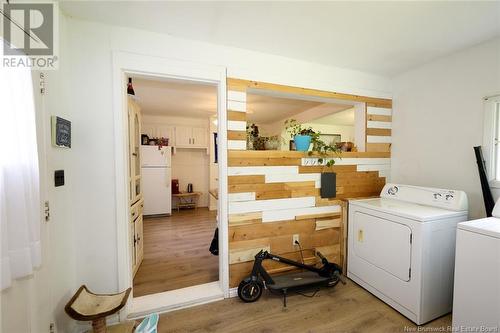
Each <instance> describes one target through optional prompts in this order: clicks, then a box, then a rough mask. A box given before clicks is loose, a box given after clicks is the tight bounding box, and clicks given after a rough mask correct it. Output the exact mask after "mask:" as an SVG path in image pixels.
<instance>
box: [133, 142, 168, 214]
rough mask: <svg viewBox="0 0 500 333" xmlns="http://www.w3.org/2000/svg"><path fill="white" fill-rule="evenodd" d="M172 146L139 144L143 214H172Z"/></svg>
mask: <svg viewBox="0 0 500 333" xmlns="http://www.w3.org/2000/svg"><path fill="white" fill-rule="evenodd" d="M171 160H172V147H162V148H161V149H159V147H158V146H141V163H142V164H141V175H142V191H143V195H144V215H159V214H168V215H170V214H172V189H171V178H172V172H171V165H172V164H171Z"/></svg>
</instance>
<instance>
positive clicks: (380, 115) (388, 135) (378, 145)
mask: <svg viewBox="0 0 500 333" xmlns="http://www.w3.org/2000/svg"><path fill="white" fill-rule="evenodd" d="M375 105H377V104H370V103H367V104H366V151H369V152H370V151H372V152H377V151H383V152H390V151H391V145H392V109H391V107H392V106H388V105H384V106H382V107H380V106H375Z"/></svg>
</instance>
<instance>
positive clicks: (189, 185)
mask: <svg viewBox="0 0 500 333" xmlns="http://www.w3.org/2000/svg"><path fill="white" fill-rule="evenodd" d="M187 192H188V193H193V184H191V183H189V184H188V187H187Z"/></svg>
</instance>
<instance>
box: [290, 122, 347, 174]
mask: <svg viewBox="0 0 500 333" xmlns="http://www.w3.org/2000/svg"><path fill="white" fill-rule="evenodd" d="M285 129H286V131H287V132H288V133H289V134H290V136H291V137H292V138H293V139H294V141H295V147H296V148H297V150H299V151H308V150H309V146H310V145H311V143H312V144H313V146H312V150H311V151H309V152H308V155H309V156H312V155H313V154H316V155H318V156H319V157H318V163H320V164H323V162H324V159H325V158H326V157H329V156H331V155H332V154H335V155H337V157H340V154H341V150H340V148H339V147H337V146H336V145H329V144H326V143H325V142H324V141H323V140H321V139H320V134H321V133H320V132H315V131H314V130H313V129H312V128H311V127H308V128H303V127H302V125H301V124H299V123H297V121H296V120H295V119H288V120H286V121H285ZM333 164H335V160H334V159H333V158H330V159H328V160H327V162H326V166H327V167H330V166H332V165H333Z"/></svg>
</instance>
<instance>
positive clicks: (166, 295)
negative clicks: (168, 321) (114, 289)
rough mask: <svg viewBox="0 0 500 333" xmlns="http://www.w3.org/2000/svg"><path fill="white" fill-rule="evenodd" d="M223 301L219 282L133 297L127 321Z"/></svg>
mask: <svg viewBox="0 0 500 333" xmlns="http://www.w3.org/2000/svg"><path fill="white" fill-rule="evenodd" d="M222 299H224V293H223V291H222V290H221V289H220V286H219V282H218V281H217V282H210V283H206V284H201V285H197V286H192V287H187V288H182V289H177V290H171V291H165V292H163V293H158V294H153V295H147V296H141V297H134V298H133V299H132V307H131V311H130V312H129V314H128V316H127V319H138V318H142V317H144V316H146V315H148V314H150V313H153V312H157V313H164V312H170V311H175V310H180V309H185V308H188V307H192V306H196V305H201V304H206V303H210V302H215V301H219V300H222Z"/></svg>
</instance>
